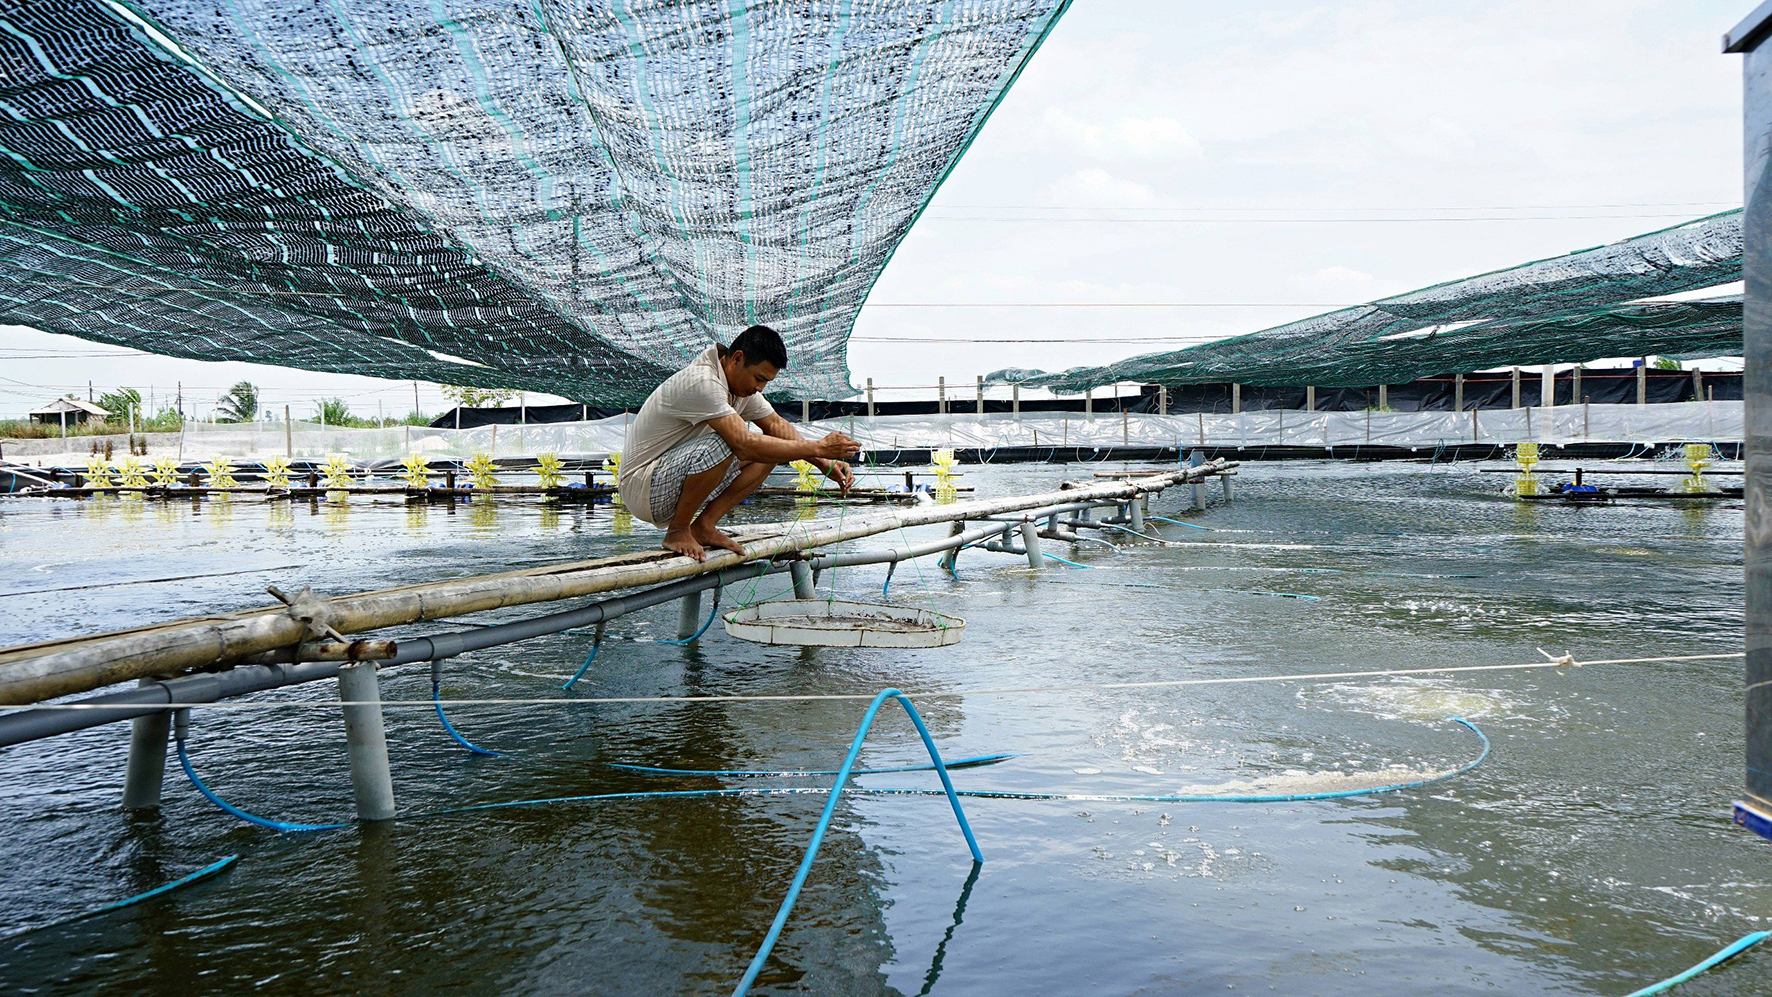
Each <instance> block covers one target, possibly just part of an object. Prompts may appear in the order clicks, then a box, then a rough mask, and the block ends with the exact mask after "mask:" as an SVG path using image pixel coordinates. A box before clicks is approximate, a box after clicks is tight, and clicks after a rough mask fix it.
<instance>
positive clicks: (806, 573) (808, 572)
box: [690, 561, 818, 633]
mask: <svg viewBox="0 0 1772 997" xmlns="http://www.w3.org/2000/svg"><path fill="white" fill-rule="evenodd" d="M788 574H790V575H792V576H793V578H794V598H796V599H815V598H817V597H818V594H817V593H816V592H814V591H813V589H812V566H811V565H810V564H807V563H806V562H805V561H795V562H793V563H792V564H790V565H788ZM697 625H698V626H699V625H700V624H697ZM690 632H691V633H694V631H693V630H692V631H690Z"/></svg>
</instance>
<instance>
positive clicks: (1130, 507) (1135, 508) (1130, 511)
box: [1126, 497, 1144, 533]
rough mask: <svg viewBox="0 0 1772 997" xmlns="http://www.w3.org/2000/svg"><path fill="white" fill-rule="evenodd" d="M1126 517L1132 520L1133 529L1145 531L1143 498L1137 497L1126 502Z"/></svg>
mask: <svg viewBox="0 0 1772 997" xmlns="http://www.w3.org/2000/svg"><path fill="white" fill-rule="evenodd" d="M1126 518H1127V519H1129V520H1131V521H1132V522H1131V524H1130V525H1131V526H1132V528H1133V529H1135V530H1137V531H1138V532H1140V533H1143V532H1144V502H1143V501H1142V500H1141V499H1139V498H1136V497H1135V498H1133V499H1132V501H1130V502H1128V503H1126Z"/></svg>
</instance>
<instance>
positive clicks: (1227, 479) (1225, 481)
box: [1218, 474, 1236, 505]
mask: <svg viewBox="0 0 1772 997" xmlns="http://www.w3.org/2000/svg"><path fill="white" fill-rule="evenodd" d="M1234 477H1236V475H1234V474H1221V475H1219V476H1218V482H1219V484H1221V485H1223V486H1224V504H1225V505H1230V504H1231V479H1232V478H1234Z"/></svg>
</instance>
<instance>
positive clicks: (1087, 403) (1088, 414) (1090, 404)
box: [1083, 388, 1095, 422]
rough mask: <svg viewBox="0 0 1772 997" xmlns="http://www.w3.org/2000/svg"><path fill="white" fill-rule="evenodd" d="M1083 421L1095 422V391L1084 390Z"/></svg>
mask: <svg viewBox="0 0 1772 997" xmlns="http://www.w3.org/2000/svg"><path fill="white" fill-rule="evenodd" d="M1083 419H1084V421H1085V422H1094V421H1095V389H1094V388H1084V389H1083Z"/></svg>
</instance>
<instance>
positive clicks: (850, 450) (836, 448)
mask: <svg viewBox="0 0 1772 997" xmlns="http://www.w3.org/2000/svg"><path fill="white" fill-rule="evenodd" d="M812 447H813V453H814V454H815V455H817V456H819V457H823V458H824V459H825V460H843V459H845V458H848V457H853V456H855V455H856V454H858V453H861V444H859V443H857V442H855V441H854V440H852V439H850V438H849V437H847V436H844V435H843V434H842V433H831V434H830V435H828V436H826V437H825V438H824V439H821V440H819V441H818V442H817V443H814V444H813V445H812Z"/></svg>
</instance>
